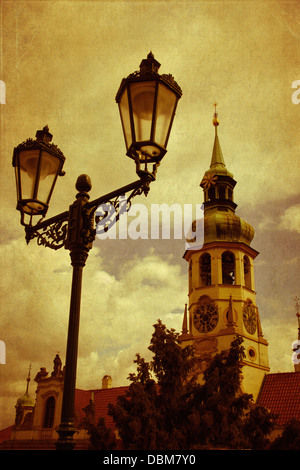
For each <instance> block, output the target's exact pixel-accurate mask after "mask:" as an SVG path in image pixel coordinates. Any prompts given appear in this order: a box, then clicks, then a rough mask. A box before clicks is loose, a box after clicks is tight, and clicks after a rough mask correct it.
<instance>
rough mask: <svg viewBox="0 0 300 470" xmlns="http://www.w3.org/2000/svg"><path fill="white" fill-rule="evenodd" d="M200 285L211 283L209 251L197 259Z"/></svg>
mask: <svg viewBox="0 0 300 470" xmlns="http://www.w3.org/2000/svg"><path fill="white" fill-rule="evenodd" d="M199 265H200V282H201V287H204V286H210V285H211V257H210V254H209V253H203V254H202V255H201V256H200V259H199Z"/></svg>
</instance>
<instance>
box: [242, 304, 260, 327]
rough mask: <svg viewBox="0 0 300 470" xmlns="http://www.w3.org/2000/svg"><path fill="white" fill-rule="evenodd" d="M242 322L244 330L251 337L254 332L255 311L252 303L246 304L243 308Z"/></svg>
mask: <svg viewBox="0 0 300 470" xmlns="http://www.w3.org/2000/svg"><path fill="white" fill-rule="evenodd" d="M243 321H244V325H245V328H246V330H247V331H248V333H250V335H253V334H254V333H255V331H256V324H257V320H256V311H255V307H254V305H253V304H252V302H247V303H246V304H245V305H244V308H243Z"/></svg>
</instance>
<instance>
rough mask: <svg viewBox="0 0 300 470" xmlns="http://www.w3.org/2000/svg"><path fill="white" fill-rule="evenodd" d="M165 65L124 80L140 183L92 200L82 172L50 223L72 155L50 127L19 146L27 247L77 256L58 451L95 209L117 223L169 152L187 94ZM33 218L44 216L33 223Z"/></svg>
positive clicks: (68, 409)
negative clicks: (112, 212) (107, 208)
mask: <svg viewBox="0 0 300 470" xmlns="http://www.w3.org/2000/svg"><path fill="white" fill-rule="evenodd" d="M159 66H160V64H159V63H158V62H157V61H156V60H155V59H154V57H153V54H152V53H150V54H148V57H147V59H144V60H143V61H142V62H141V65H140V71H138V72H135V73H133V74H131V75H129V77H127V78H126V79H123V80H122V83H121V85H120V88H119V91H118V93H117V96H116V101H117V103H118V104H119V109H120V115H121V121H122V126H123V132H124V137H125V145H126V149H127V155H128V156H129V157H130V158H132V159H133V160H134V161H135V164H136V172H137V174H138V176H139V179H138V180H137V181H134V182H133V183H131V184H128V185H127V186H124V187H122V188H119V189H117V190H116V191H113V192H111V193H109V194H106V195H104V196H101V197H99V198H97V199H95V200H93V201H91V202H90V201H89V194H88V193H89V191H90V189H91V187H92V185H91V180H90V178H89V176H88V175H81V176H79V177H78V179H77V182H76V189H77V191H78V194H77V195H76V200H75V202H74V203H73V204H71V205H70V207H69V209H68V210H67V211H65V212H62V213H61V214H58V215H56V216H54V217H51V218H49V219H46V220H43V219H44V217H45V215H46V213H47V210H48V205H49V201H50V198H51V195H52V192H53V189H54V185H55V183H56V180H57V178H58V176H62V175H63V174H64V172H63V170H62V168H63V164H64V161H65V157H64V155H63V154H62V152H61V151H60V150H59V149H58V148H57V147H56V146H55V145H54V144H52V143H51V140H52V135H51V134H50V132H49V129H48V127H47V126H46V127H44V129H43V130H41V131H37V133H36V140H33V139H27V140H26V141H25V142H23V143H22V144H20V145H18V146H17V147H16V148H15V149H14V154H13V166H14V167H15V173H16V185H17V199H18V202H17V210H19V211H20V213H21V224H22V225H23V226H24V227H25V234H26V236H25V238H26V241H27V243H29V242H30V240H32V239H34V238H36V239H37V243H38V244H39V245H44V246H47V247H50V248H52V249H55V250H57V249H59V248H62V247H65V248H66V249H68V250H69V251H70V257H71V264H72V266H73V277H72V289H71V301H70V313H69V327H68V339H67V351H66V365H65V377H64V392H63V403H62V412H61V423H60V426H59V429H58V435H59V438H58V441H57V442H56V448H57V449H58V450H72V449H73V448H74V445H75V441H74V438H73V435H74V433H75V427H74V398H75V385H76V369H77V353H78V336H79V317H80V301H81V284H82V270H83V267H84V266H85V262H86V260H87V257H88V253H89V250H90V249H91V248H92V244H93V241H94V240H95V236H96V229H95V214H96V210H97V208H98V206H99V205H100V204H105V203H111V204H113V205H114V206H115V208H116V211H117V219H118V210H119V205H118V202H117V200H118V198H119V197H120V196H124V195H125V194H126V193H129V195H128V197H127V202H128V205H127V210H128V209H129V207H130V204H131V199H132V198H133V197H135V196H136V195H140V194H145V195H146V196H147V194H148V192H149V189H150V188H149V187H150V183H151V182H152V181H154V180H155V177H156V171H157V166H158V165H159V164H160V161H161V159H162V158H163V156H164V155H165V153H166V151H167V143H168V138H169V135H170V131H171V126H172V123H173V119H174V115H175V110H176V106H177V102H178V100H179V99H180V97H181V89H180V87H179V86H178V85H177V83H176V82H175V81H174V79H173V77H172V76H171V75H159V74H158V69H159ZM150 164H152V168H151V169H149V165H150ZM34 217H41V219H40V220H39V221H38V222H37V223H36V224H33V220H34Z"/></svg>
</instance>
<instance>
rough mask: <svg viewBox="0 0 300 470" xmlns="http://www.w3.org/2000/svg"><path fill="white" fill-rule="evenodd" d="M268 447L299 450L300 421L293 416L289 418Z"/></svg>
mask: <svg viewBox="0 0 300 470" xmlns="http://www.w3.org/2000/svg"><path fill="white" fill-rule="evenodd" d="M270 448H271V450H300V421H298V420H296V419H295V418H293V419H291V420H290V421H289V422H288V423H287V425H286V426H285V428H284V430H283V432H282V434H281V435H280V436H278V437H277V438H276V439H275V440H274V442H273V443H272V444H271V446H270Z"/></svg>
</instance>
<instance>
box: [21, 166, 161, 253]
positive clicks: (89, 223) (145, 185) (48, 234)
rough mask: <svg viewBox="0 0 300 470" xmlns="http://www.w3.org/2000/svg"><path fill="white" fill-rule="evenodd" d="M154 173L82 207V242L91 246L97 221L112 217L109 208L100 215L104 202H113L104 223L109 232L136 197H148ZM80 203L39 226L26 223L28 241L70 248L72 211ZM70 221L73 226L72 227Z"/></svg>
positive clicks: (41, 222) (46, 245) (55, 247)
mask: <svg viewBox="0 0 300 470" xmlns="http://www.w3.org/2000/svg"><path fill="white" fill-rule="evenodd" d="M153 180H154V178H153V176H152V177H150V175H149V174H147V175H145V176H144V177H143V178H141V179H140V180H138V181H135V182H134V183H131V184H129V185H127V186H123V187H122V188H119V189H117V190H116V191H113V192H111V193H109V194H106V195H105V196H101V197H100V198H98V199H95V200H94V201H91V202H86V203H85V204H84V205H82V207H81V223H80V234H79V236H80V240H81V244H83V245H85V246H86V247H87V248H88V249H89V248H90V247H91V244H92V243H93V241H94V240H95V237H96V229H95V228H94V221H96V224H97V225H98V223H99V221H101V220H103V219H104V218H107V217H108V216H109V214H108V211H104V213H103V214H100V215H99V214H97V209H98V208H99V206H101V205H102V204H107V205H108V204H109V205H111V206H112V207H114V211H113V214H111V216H110V217H108V222H107V224H106V225H105V226H104V228H103V231H104V232H106V231H107V230H108V229H109V228H110V227H111V226H112V225H113V224H114V223H116V222H117V221H118V220H119V217H120V215H121V214H122V213H124V212H128V211H129V209H130V207H131V204H132V199H133V198H134V197H135V196H138V195H141V194H145V196H147V194H148V192H149V189H150V182H151V181H153ZM129 192H130V194H129V196H128V197H127V199H125V201H126V205H125V204H122V203H121V204H120V197H121V196H124V197H125V195H126V193H129ZM75 205H76V202H75V203H74V204H73V205H72V206H70V209H69V210H68V211H66V212H62V213H61V214H58V215H56V216H54V217H52V218H50V219H48V220H42V221H40V222H38V223H37V224H36V225H34V226H32V225H25V224H24V225H25V232H26V236H25V238H26V242H27V244H28V243H29V242H30V241H31V240H33V239H34V238H36V239H37V244H38V245H41V246H45V247H48V248H51V249H53V250H58V249H60V248H62V247H65V248H69V246H68V245H69V243H68V240H69V241H70V233H69V232H70V230H74V226H73V224H74V218H72V217H71V210H72V208H74V207H75ZM70 223H71V224H72V226H70Z"/></svg>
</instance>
